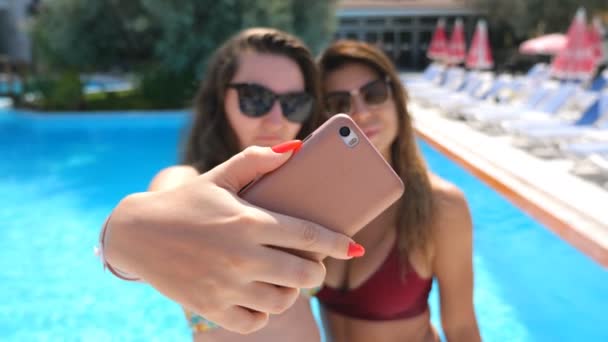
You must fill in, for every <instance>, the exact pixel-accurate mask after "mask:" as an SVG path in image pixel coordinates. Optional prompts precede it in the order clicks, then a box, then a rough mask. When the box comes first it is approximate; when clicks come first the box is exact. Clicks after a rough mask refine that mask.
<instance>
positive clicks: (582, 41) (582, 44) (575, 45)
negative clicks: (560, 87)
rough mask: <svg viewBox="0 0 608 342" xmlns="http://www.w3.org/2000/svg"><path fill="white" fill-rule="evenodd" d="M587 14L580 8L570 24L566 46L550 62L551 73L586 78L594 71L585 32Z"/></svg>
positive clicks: (579, 78) (592, 57)
mask: <svg viewBox="0 0 608 342" xmlns="http://www.w3.org/2000/svg"><path fill="white" fill-rule="evenodd" d="M586 21H587V16H586V14H585V10H584V9H583V8H580V9H579V10H578V11H577V12H576V16H575V17H574V20H573V21H572V24H570V28H569V29H568V33H567V34H566V38H567V39H568V41H567V42H566V46H565V47H564V49H563V50H562V51H560V52H559V53H558V54H557V56H556V57H555V58H554V59H553V62H552V63H551V75H553V76H554V77H557V78H560V79H569V80H587V79H589V78H590V77H591V76H592V75H593V73H594V71H595V65H594V64H595V63H594V62H595V57H594V56H593V49H592V47H591V42H590V40H589V34H588V33H587V24H586Z"/></svg>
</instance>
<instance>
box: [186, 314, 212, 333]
mask: <svg viewBox="0 0 608 342" xmlns="http://www.w3.org/2000/svg"><path fill="white" fill-rule="evenodd" d="M184 313H185V314H186V319H187V320H188V326H189V327H190V329H191V330H192V333H194V334H196V333H200V332H205V331H209V330H213V329H216V328H219V325H217V324H215V323H213V322H211V321H210V320H208V319H206V318H205V317H203V316H201V315H199V314H195V313H194V312H190V311H188V310H186V309H184Z"/></svg>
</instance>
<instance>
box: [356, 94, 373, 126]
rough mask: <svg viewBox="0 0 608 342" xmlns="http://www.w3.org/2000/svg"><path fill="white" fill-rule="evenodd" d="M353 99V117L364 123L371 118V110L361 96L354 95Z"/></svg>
mask: <svg viewBox="0 0 608 342" xmlns="http://www.w3.org/2000/svg"><path fill="white" fill-rule="evenodd" d="M352 99H353V110H352V113H351V116H352V117H353V119H359V120H361V121H364V120H366V119H367V118H369V116H370V114H371V112H370V111H369V108H368V107H367V104H366V103H365V101H363V98H362V97H361V94H356V95H354V96H353V97H352Z"/></svg>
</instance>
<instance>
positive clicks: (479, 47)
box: [466, 20, 494, 70]
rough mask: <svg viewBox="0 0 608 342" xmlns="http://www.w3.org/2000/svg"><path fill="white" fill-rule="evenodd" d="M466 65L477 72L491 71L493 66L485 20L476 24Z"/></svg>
mask: <svg viewBox="0 0 608 342" xmlns="http://www.w3.org/2000/svg"><path fill="white" fill-rule="evenodd" d="M466 65H467V67H469V68H471V69H478V70H484V69H492V67H493V66H494V59H493V58H492V50H491V49H490V40H489V38H488V25H487V24H486V22H485V20H479V21H478V22H477V28H476V29H475V34H474V35H473V42H472V43H471V47H470V48H469V53H468V54H467V61H466Z"/></svg>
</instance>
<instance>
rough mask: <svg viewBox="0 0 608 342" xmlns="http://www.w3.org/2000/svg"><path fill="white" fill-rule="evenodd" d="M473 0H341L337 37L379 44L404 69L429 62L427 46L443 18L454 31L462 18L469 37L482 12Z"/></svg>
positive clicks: (338, 11)
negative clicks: (476, 8)
mask: <svg viewBox="0 0 608 342" xmlns="http://www.w3.org/2000/svg"><path fill="white" fill-rule="evenodd" d="M470 2H471V1H470V0H376V1H374V0H368V1H364V0H341V1H339V2H338V10H337V16H338V29H337V32H336V34H335V38H336V39H343V38H346V39H358V40H363V41H366V42H369V43H373V44H376V45H377V46H378V47H380V48H381V49H382V50H384V52H385V53H386V54H387V55H388V56H389V57H390V58H392V60H393V61H394V62H395V64H396V65H397V67H398V68H400V69H412V70H415V69H421V68H423V67H425V66H426V65H427V64H428V62H429V61H428V59H427V58H426V50H427V48H428V45H429V43H430V40H431V37H432V35H433V31H434V29H435V26H436V24H437V20H438V19H439V18H444V19H445V20H446V24H447V25H446V29H447V32H448V33H450V32H451V29H452V26H453V24H454V21H455V20H456V18H461V19H462V20H463V23H464V27H465V34H466V37H467V41H468V40H469V39H470V37H471V35H472V33H473V29H474V25H475V22H476V21H477V19H478V17H479V15H478V13H476V12H475V11H474V10H473V8H472V6H471V5H470Z"/></svg>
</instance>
